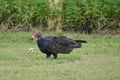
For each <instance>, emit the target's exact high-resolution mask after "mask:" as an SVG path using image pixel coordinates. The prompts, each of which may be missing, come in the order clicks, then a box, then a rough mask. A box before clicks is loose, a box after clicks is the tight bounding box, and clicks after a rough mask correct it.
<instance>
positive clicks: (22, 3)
mask: <svg viewBox="0 0 120 80" xmlns="http://www.w3.org/2000/svg"><path fill="white" fill-rule="evenodd" d="M60 3H62V10H61V11H60V10H58V9H57V8H56V6H54V7H53V8H52V9H50V8H49V4H50V2H49V0H0V29H1V30H3V29H5V30H8V29H11V28H15V29H19V28H20V29H23V30H30V29H32V28H40V29H43V28H47V27H48V24H47V23H48V22H47V21H48V19H49V18H57V17H58V16H61V18H62V20H61V23H62V29H63V30H66V31H69V30H73V31H82V30H89V29H92V30H98V31H99V30H101V29H108V28H110V29H116V28H120V0H60ZM59 6H60V5H59V3H58V7H59Z"/></svg>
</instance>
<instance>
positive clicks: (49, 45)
mask: <svg viewBox="0 0 120 80" xmlns="http://www.w3.org/2000/svg"><path fill="white" fill-rule="evenodd" d="M34 38H37V45H38V47H39V49H40V51H41V52H43V53H45V54H46V57H47V58H49V57H50V56H51V55H53V56H54V58H57V54H58V53H62V54H69V53H70V52H71V51H72V50H73V49H74V48H80V47H81V45H82V44H81V43H87V41H85V40H74V39H71V38H68V37H65V36H54V37H52V36H49V37H45V38H43V37H42V35H41V33H40V32H36V33H34V34H33V35H32V39H34Z"/></svg>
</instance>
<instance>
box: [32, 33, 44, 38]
mask: <svg viewBox="0 0 120 80" xmlns="http://www.w3.org/2000/svg"><path fill="white" fill-rule="evenodd" d="M41 37H42V35H41V33H40V32H36V33H34V34H33V35H32V38H33V39H34V38H37V39H40V38H41Z"/></svg>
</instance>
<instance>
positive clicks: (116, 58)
mask: <svg viewBox="0 0 120 80" xmlns="http://www.w3.org/2000/svg"><path fill="white" fill-rule="evenodd" d="M31 34H32V32H17V33H15V32H13V33H12V32H0V80H120V36H119V35H114V36H112V35H80V34H77V33H72V34H71V33H63V35H65V36H69V37H73V38H76V39H85V40H87V41H88V43H87V44H83V47H82V48H80V49H75V50H74V51H73V52H72V53H71V54H69V55H63V54H59V55H58V59H54V58H53V57H51V58H50V59H46V57H45V55H44V54H42V53H41V52H40V51H39V49H38V47H37V45H36V41H35V40H34V41H30V40H29V38H30V36H31ZM48 35H51V36H54V35H58V34H55V33H54V32H47V33H46V32H44V33H43V36H48ZM31 47H33V48H35V52H34V53H31V52H29V51H28V49H29V48H31Z"/></svg>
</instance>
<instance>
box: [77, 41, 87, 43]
mask: <svg viewBox="0 0 120 80" xmlns="http://www.w3.org/2000/svg"><path fill="white" fill-rule="evenodd" d="M75 41H76V42H77V43H87V41H85V40H75Z"/></svg>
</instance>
